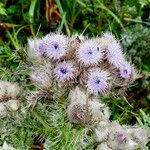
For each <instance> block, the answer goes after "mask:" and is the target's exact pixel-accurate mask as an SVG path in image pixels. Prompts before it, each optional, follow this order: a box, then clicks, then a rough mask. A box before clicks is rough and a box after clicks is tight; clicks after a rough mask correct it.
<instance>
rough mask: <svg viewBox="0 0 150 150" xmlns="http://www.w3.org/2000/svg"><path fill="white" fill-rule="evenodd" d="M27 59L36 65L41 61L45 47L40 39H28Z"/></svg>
mask: <svg viewBox="0 0 150 150" xmlns="http://www.w3.org/2000/svg"><path fill="white" fill-rule="evenodd" d="M27 48H28V57H29V58H30V61H32V62H34V63H37V62H41V61H42V57H43V56H44V55H45V47H44V43H43V40H42V39H40V38H33V39H28V47H27Z"/></svg>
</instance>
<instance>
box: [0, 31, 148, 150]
mask: <svg viewBox="0 0 150 150" xmlns="http://www.w3.org/2000/svg"><path fill="white" fill-rule="evenodd" d="M28 59H29V60H30V61H31V62H32V66H29V77H30V80H31V82H32V83H33V85H34V86H35V88H34V91H29V92H28V93H27V96H26V99H27V102H28V103H30V105H32V104H35V103H36V102H37V101H38V100H42V98H51V99H53V98H54V97H56V95H57V93H61V94H63V93H66V94H68V95H67V96H68V98H67V100H68V101H67V104H68V106H67V109H66V115H67V117H68V119H69V120H70V122H72V123H74V124H80V125H82V126H83V127H88V128H89V129H90V130H92V131H93V132H92V133H93V135H94V139H95V141H96V142H97V143H98V146H97V150H136V149H139V148H140V149H143V148H145V147H146V144H147V141H148V135H147V131H146V130H145V129H144V128H142V127H137V126H127V125H120V124H119V123H118V122H117V121H110V119H109V118H110V115H111V112H110V110H109V107H108V106H107V105H106V104H104V102H102V100H101V97H102V96H104V95H107V94H109V93H110V92H111V91H113V92H116V93H117V92H118V91H116V90H115V91H114V89H115V88H116V87H118V89H119V88H122V89H124V88H125V87H126V85H128V84H131V83H132V82H133V81H134V80H135V77H136V71H135V69H134V66H133V64H132V63H131V62H130V61H128V59H127V56H126V55H125V54H124V52H123V49H122V47H121V45H120V42H119V41H118V40H117V39H116V38H115V37H114V36H113V35H112V34H111V33H109V32H106V33H104V34H103V35H102V36H101V37H95V38H94V37H93V38H91V39H90V38H87V37H83V36H81V35H78V36H71V37H67V36H65V35H63V34H60V33H50V34H48V35H46V36H44V37H43V38H33V39H29V40H28ZM0 83H1V84H0V112H1V114H2V112H3V115H5V114H7V109H11V110H12V109H13V110H17V109H18V108H19V106H18V103H17V104H16V103H15V102H19V101H18V99H19V95H20V94H21V93H20V88H19V87H18V86H17V84H11V83H9V82H5V81H0ZM64 91H65V92H64ZM10 101H11V104H9V102H10ZM12 102H13V104H12ZM14 103H15V104H14ZM4 112H5V113H4Z"/></svg>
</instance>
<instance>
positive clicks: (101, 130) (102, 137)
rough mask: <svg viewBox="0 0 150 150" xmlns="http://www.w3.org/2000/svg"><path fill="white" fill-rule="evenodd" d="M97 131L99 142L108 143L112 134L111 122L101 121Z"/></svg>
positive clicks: (96, 137)
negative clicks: (110, 133)
mask: <svg viewBox="0 0 150 150" xmlns="http://www.w3.org/2000/svg"><path fill="white" fill-rule="evenodd" d="M94 131H95V139H96V141H97V142H103V141H106V140H107V138H108V135H109V132H110V122H109V121H101V122H99V124H98V125H97V126H96V127H95V128H94Z"/></svg>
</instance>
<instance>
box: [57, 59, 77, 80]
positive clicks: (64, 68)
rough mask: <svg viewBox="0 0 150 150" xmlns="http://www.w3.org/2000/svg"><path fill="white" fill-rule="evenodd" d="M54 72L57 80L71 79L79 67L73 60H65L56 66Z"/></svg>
mask: <svg viewBox="0 0 150 150" xmlns="http://www.w3.org/2000/svg"><path fill="white" fill-rule="evenodd" d="M54 73H55V77H56V80H57V81H61V82H65V81H70V80H72V79H74V78H75V77H76V75H77V68H76V67H75V65H74V63H73V62H72V61H68V62H65V61H64V62H61V63H59V64H58V65H57V66H56V67H55V69H54Z"/></svg>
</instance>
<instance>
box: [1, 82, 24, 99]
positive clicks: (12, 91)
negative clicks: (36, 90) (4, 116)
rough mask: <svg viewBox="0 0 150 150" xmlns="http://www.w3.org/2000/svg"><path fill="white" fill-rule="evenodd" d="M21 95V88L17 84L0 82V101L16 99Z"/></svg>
mask: <svg viewBox="0 0 150 150" xmlns="http://www.w3.org/2000/svg"><path fill="white" fill-rule="evenodd" d="M20 95H21V88H20V87H19V85H18V84H17V83H11V82H8V81H3V80H0V100H1V101H3V97H5V98H9V99H17V98H18V97H19V96H20Z"/></svg>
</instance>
